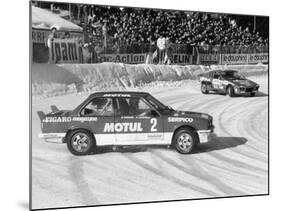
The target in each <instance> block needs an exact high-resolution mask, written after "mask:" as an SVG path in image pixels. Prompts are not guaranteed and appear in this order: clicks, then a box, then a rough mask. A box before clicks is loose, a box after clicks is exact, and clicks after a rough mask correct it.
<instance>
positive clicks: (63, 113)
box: [37, 92, 214, 155]
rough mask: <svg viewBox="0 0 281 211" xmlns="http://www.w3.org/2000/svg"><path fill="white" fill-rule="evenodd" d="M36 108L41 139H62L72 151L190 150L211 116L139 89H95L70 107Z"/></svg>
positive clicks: (206, 135)
mask: <svg viewBox="0 0 281 211" xmlns="http://www.w3.org/2000/svg"><path fill="white" fill-rule="evenodd" d="M51 109H52V112H50V113H48V114H45V113H44V112H43V111H38V112H37V113H38V116H39V118H40V121H41V130H42V133H40V134H39V137H40V138H43V139H45V141H47V142H56V143H66V144H67V147H68V149H69V151H70V152H71V153H72V154H74V155H87V154H89V153H92V152H93V151H95V149H96V148H97V147H99V146H113V147H117V146H126V147H128V146H132V145H168V146H173V147H174V148H175V149H176V150H177V151H178V152H179V153H182V154H187V153H190V152H192V150H193V149H194V147H195V146H196V145H197V144H199V143H206V142H208V141H209V140H210V136H211V134H212V133H213V130H214V125H213V117H212V116H210V115H208V114H205V113H196V112H190V111H175V110H174V109H172V108H171V107H169V106H166V105H164V104H163V103H161V102H160V101H158V100H157V99H156V98H154V97H153V96H151V95H150V94H149V93H145V92H96V93H93V94H91V95H90V96H89V97H88V98H87V99H86V100H85V101H84V102H82V103H81V104H80V105H79V106H78V107H77V108H75V109H73V110H59V109H58V108H57V107H56V106H51Z"/></svg>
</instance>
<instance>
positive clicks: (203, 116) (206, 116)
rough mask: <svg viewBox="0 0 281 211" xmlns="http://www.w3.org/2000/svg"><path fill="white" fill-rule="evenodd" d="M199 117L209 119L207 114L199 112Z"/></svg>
mask: <svg viewBox="0 0 281 211" xmlns="http://www.w3.org/2000/svg"><path fill="white" fill-rule="evenodd" d="M201 117H202V118H204V119H209V115H208V114H201Z"/></svg>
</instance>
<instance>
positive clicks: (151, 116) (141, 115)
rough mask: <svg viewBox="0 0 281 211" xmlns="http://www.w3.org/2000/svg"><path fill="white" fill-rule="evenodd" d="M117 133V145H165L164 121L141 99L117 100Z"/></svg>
mask: <svg viewBox="0 0 281 211" xmlns="http://www.w3.org/2000/svg"><path fill="white" fill-rule="evenodd" d="M115 103H116V116H115V133H116V144H117V145H142V144H143V145H147V144H163V143H164V136H163V134H164V133H163V120H162V118H161V116H160V114H159V113H158V112H157V111H156V110H155V109H154V108H153V107H152V106H151V105H150V104H149V103H148V102H147V101H145V99H143V98H140V97H128V98H116V101H115Z"/></svg>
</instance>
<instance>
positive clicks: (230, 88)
mask: <svg viewBox="0 0 281 211" xmlns="http://www.w3.org/2000/svg"><path fill="white" fill-rule="evenodd" d="M226 93H227V94H228V96H229V97H234V89H233V87H232V86H229V87H227V89H226Z"/></svg>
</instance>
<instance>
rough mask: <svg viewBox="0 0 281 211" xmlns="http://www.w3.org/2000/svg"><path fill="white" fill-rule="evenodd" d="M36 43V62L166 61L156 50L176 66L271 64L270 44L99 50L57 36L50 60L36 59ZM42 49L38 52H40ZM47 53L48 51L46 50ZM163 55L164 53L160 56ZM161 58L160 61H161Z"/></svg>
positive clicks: (36, 49) (51, 45)
mask: <svg viewBox="0 0 281 211" xmlns="http://www.w3.org/2000/svg"><path fill="white" fill-rule="evenodd" d="M37 45H38V44H37V43H35V44H34V46H33V61H35V62H38V61H40V62H42V61H41V60H44V61H43V62H49V63H60V64H64V63H101V62H120V63H127V64H144V63H146V64H167V63H166V62H161V61H159V58H158V60H157V59H156V60H155V52H157V53H158V56H159V55H160V57H161V59H163V60H164V58H165V57H168V60H169V62H168V64H177V65H191V64H192V65H194V64H195V65H196V64H197V65H212V64H217V65H218V64H222V65H227V64H257V63H268V62H269V52H268V46H262V47H254V46H250V47H247V48H246V47H240V46H190V45H178V44H171V45H170V47H169V48H168V50H167V51H164V53H163V51H158V50H157V47H156V45H153V44H138V43H136V44H131V45H122V46H107V47H106V48H100V49H99V51H98V52H97V51H96V49H97V48H95V46H93V47H85V46H83V45H81V43H79V41H78V39H75V38H71V39H54V40H53V41H52V42H51V43H49V45H48V47H47V53H48V54H49V55H48V60H47V61H46V59H45V57H44V59H41V60H40V58H37V57H38V55H41V54H40V52H42V48H39V47H36V46H37ZM45 48H46V47H45ZM38 52H39V53H38ZM44 52H45V53H44V55H45V54H46V51H44ZM161 54H162V55H161ZM161 59H160V60H161Z"/></svg>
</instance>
